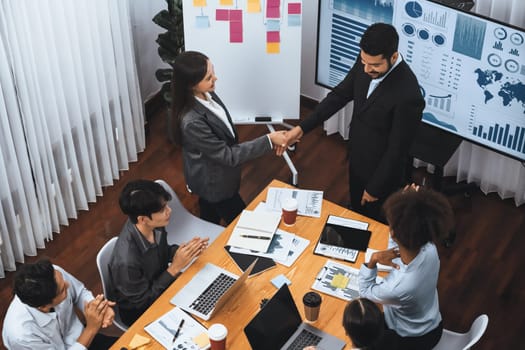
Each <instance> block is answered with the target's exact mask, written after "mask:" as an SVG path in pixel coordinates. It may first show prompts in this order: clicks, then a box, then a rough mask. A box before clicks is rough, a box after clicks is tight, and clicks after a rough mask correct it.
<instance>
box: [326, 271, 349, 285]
mask: <svg viewBox="0 0 525 350" xmlns="http://www.w3.org/2000/svg"><path fill="white" fill-rule="evenodd" d="M348 281H350V277H346V276H345V275H342V274H340V273H339V274H337V275H335V276H334V278H333V279H332V282H330V285H331V286H332V287H335V288H346V286H347V285H348Z"/></svg>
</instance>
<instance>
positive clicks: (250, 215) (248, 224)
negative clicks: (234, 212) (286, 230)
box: [226, 210, 281, 252]
mask: <svg viewBox="0 0 525 350" xmlns="http://www.w3.org/2000/svg"><path fill="white" fill-rule="evenodd" d="M279 221H281V214H280V213H275V212H264V211H257V212H255V211H250V210H243V212H242V213H241V217H240V218H239V221H238V222H237V225H235V228H234V229H233V232H232V234H231V236H230V240H229V241H228V243H226V245H229V246H231V247H238V248H245V249H250V250H255V251H258V252H266V251H267V250H268V247H269V246H270V242H271V241H272V238H273V235H274V234H275V231H276V230H277V226H279Z"/></svg>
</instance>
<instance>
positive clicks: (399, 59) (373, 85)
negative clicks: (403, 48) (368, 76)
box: [366, 54, 403, 98]
mask: <svg viewBox="0 0 525 350" xmlns="http://www.w3.org/2000/svg"><path fill="white" fill-rule="evenodd" d="M402 61H403V58H402V57H401V54H398V55H397V60H396V61H395V62H394V64H393V65H392V67H390V69H389V70H388V72H386V74H385V75H383V76H382V77H381V78H377V79H372V80H370V85H368V93H367V94H366V98H369V97H370V95H372V92H374V90H375V89H376V87H377V86H378V85H379V83H381V82H382V81H383V80H384V79H385V78H386V77H387V76H388V75H389V74H390V72H391V71H393V70H394V68H396V67H397V66H398V65H399V64H400V63H401V62H402Z"/></svg>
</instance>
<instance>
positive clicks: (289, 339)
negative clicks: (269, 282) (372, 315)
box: [244, 284, 345, 350]
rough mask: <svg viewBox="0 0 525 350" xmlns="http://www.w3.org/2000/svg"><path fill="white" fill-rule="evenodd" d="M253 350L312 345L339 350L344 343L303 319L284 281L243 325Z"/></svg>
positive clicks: (297, 347)
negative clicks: (246, 323)
mask: <svg viewBox="0 0 525 350" xmlns="http://www.w3.org/2000/svg"><path fill="white" fill-rule="evenodd" d="M244 333H245V334H246V337H247V338H248V342H249V343H250V345H251V347H252V349H253V350H267V349H281V350H296V349H297V350H303V349H304V347H306V346H310V345H315V346H317V347H319V348H320V349H329V350H340V349H343V348H344V347H345V342H344V341H343V340H341V339H339V338H336V337H334V336H333V335H330V334H328V333H326V332H323V331H321V330H320V329H317V328H315V327H313V326H311V325H309V324H307V323H305V322H302V320H301V315H300V314H299V310H297V306H296V305H295V302H294V301H293V298H292V294H291V293H290V290H289V289H288V285H286V284H284V285H283V286H282V287H281V288H280V289H279V290H278V291H277V293H275V295H274V296H273V297H272V298H271V299H270V300H269V301H268V302H267V303H266V305H265V306H264V307H263V308H262V309H261V310H260V311H259V313H258V314H257V315H255V317H254V318H253V319H252V320H251V321H250V323H248V325H247V326H246V327H245V328H244Z"/></svg>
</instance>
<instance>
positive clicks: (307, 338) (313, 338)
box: [287, 329, 322, 350]
mask: <svg viewBox="0 0 525 350" xmlns="http://www.w3.org/2000/svg"><path fill="white" fill-rule="evenodd" d="M321 339H322V338H321V337H320V336H318V335H315V334H313V333H312V332H310V331H307V330H306V329H303V330H302V331H301V333H299V334H298V335H297V337H296V338H295V340H294V341H293V342H292V344H290V346H288V348H287V350H303V349H304V348H305V347H307V346H310V345H317V344H319V342H320V341H321Z"/></svg>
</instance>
